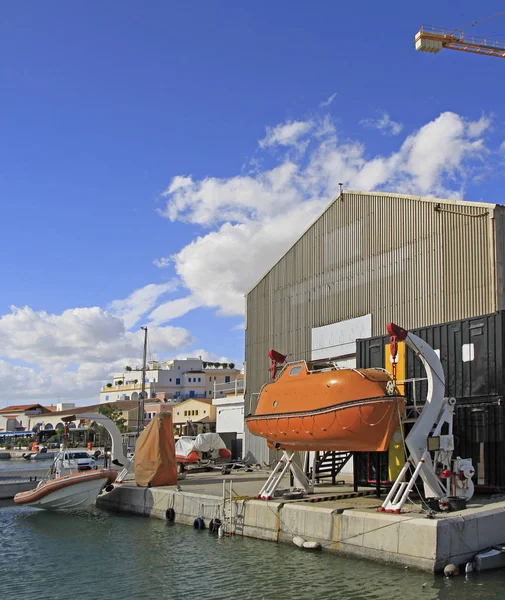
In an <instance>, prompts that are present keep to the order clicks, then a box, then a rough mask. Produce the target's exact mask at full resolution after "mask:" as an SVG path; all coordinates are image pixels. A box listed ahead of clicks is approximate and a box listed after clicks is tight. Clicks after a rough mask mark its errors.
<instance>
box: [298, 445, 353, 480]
mask: <svg viewBox="0 0 505 600" xmlns="http://www.w3.org/2000/svg"><path fill="white" fill-rule="evenodd" d="M351 457H352V452H331V451H317V452H316V460H315V475H314V479H315V481H316V483H320V482H321V480H323V479H329V478H330V477H331V483H332V485H335V484H336V483H337V476H338V474H339V473H340V471H342V469H343V468H344V466H345V465H346V464H347V462H348V461H349V459H350V458H351ZM310 470H311V467H309V472H307V475H308V476H309V477H310V476H311V473H310Z"/></svg>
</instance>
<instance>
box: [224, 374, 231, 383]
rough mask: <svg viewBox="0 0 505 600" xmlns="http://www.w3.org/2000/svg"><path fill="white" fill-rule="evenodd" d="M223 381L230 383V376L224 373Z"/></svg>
mask: <svg viewBox="0 0 505 600" xmlns="http://www.w3.org/2000/svg"><path fill="white" fill-rule="evenodd" d="M224 382H225V383H230V376H229V375H226V377H225V378H224Z"/></svg>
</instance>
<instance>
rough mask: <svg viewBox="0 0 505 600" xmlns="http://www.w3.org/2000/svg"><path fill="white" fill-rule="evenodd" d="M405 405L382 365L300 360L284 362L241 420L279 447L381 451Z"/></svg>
mask: <svg viewBox="0 0 505 600" xmlns="http://www.w3.org/2000/svg"><path fill="white" fill-rule="evenodd" d="M404 403H405V398H404V397H403V396H401V395H400V394H399V392H398V390H397V389H396V387H395V385H394V382H393V380H392V378H391V375H390V374H389V373H388V372H387V371H386V370H384V369H340V368H338V367H336V366H335V365H334V363H332V362H330V361H312V362H306V361H300V362H294V363H289V364H287V365H286V366H285V367H284V368H283V369H282V371H281V372H280V374H279V376H278V377H277V379H276V380H275V381H273V382H271V383H267V384H265V385H264V386H263V387H262V388H261V392H260V395H259V399H258V405H257V407H256V412H255V414H254V415H253V416H249V417H247V418H246V424H247V427H248V429H249V431H250V432H251V433H252V434H253V435H257V436H260V437H263V438H266V440H267V442H268V445H269V446H270V447H273V448H276V449H279V450H341V451H364V452H374V451H378V452H382V451H384V450H387V448H388V445H389V440H390V438H391V435H392V434H393V432H394V431H395V429H396V428H397V426H398V422H399V418H400V413H401V411H402V409H403V407H404Z"/></svg>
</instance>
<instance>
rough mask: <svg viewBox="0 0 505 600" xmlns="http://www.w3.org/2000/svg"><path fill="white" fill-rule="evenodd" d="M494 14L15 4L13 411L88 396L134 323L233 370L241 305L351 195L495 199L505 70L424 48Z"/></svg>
mask: <svg viewBox="0 0 505 600" xmlns="http://www.w3.org/2000/svg"><path fill="white" fill-rule="evenodd" d="M501 9H503V5H502V4H500V3H498V2H490V3H488V4H486V7H485V9H483V12H480V10H481V9H479V8H478V7H476V5H475V3H474V2H469V1H462V2H459V3H458V6H457V7H454V3H448V2H447V3H440V2H431V1H428V2H424V3H407V2H399V1H398V2H397V1H391V2H388V3H386V4H385V5H384V4H380V3H376V2H368V1H366V0H365V1H364V2H362V3H360V5H359V6H358V5H353V4H352V3H351V4H345V5H344V3H337V2H330V1H328V2H318V3H314V4H312V5H309V4H308V3H306V2H297V1H290V2H287V1H276V2H274V3H272V2H255V3H248V4H246V3H239V2H236V3H232V2H203V1H197V2H192V3H176V2H166V1H163V2H162V1H154V0H153V1H152V2H149V3H147V5H146V6H142V7H141V6H140V5H139V3H138V2H130V1H123V2H108V3H99V2H94V1H89V2H86V3H83V4H81V5H77V4H75V3H72V4H69V3H68V2H63V1H53V2H49V3H40V2H35V1H33V2H25V3H22V4H19V3H18V4H17V5H16V3H10V4H6V5H5V6H4V7H3V11H2V13H3V14H2V20H1V22H0V52H1V55H2V57H3V60H2V61H1V63H0V107H1V111H0V198H1V209H2V213H1V216H2V220H1V223H2V235H1V236H0V256H1V257H2V280H3V285H2V286H1V287H0V315H3V317H2V318H0V342H2V344H1V346H2V350H0V383H1V384H2V385H1V387H0V389H1V390H3V391H2V395H1V396H0V404H6V403H9V402H11V401H13V400H16V401H18V400H24V399H26V400H34V399H42V400H44V401H47V400H49V399H56V398H57V397H60V398H62V399H63V398H65V399H76V400H77V401H79V402H85V401H86V400H88V399H91V400H95V399H96V397H97V394H98V386H99V385H100V383H101V382H103V381H105V380H107V377H108V373H109V372H110V371H111V370H114V369H116V368H120V367H121V365H123V364H124V363H125V361H126V360H134V359H135V358H137V357H138V356H140V351H141V350H140V348H141V342H140V338H139V335H140V334H139V331H138V328H139V326H140V325H142V324H147V325H148V326H149V328H150V330H151V331H152V338H151V347H152V350H153V351H155V352H157V353H158V355H159V356H160V357H168V356H192V355H194V354H202V356H204V357H208V358H215V359H216V360H218V359H227V360H230V361H231V360H233V361H234V362H236V363H240V362H241V361H242V360H243V355H244V333H243V328H242V327H241V324H242V323H243V314H242V313H243V301H242V296H243V294H244V292H246V291H247V289H249V288H250V287H251V286H252V284H253V283H254V282H255V281H256V280H257V279H258V277H260V276H261V274H262V273H264V272H265V271H266V270H267V269H268V268H269V267H270V266H271V265H272V264H273V262H275V259H276V258H277V257H279V256H280V255H281V254H282V252H284V251H285V250H286V249H287V248H288V247H289V245H290V244H291V243H292V242H293V240H294V239H296V238H297V237H298V236H299V235H300V233H301V231H303V228H304V227H305V226H306V224H307V223H308V222H310V220H312V219H313V218H315V217H316V216H317V214H319V213H320V211H321V210H322V208H323V207H324V206H325V205H326V204H327V203H328V202H329V201H330V200H331V198H332V197H333V196H334V195H336V193H337V192H338V189H337V188H338V186H337V182H338V181H344V182H345V185H346V186H349V187H352V188H353V189H381V190H391V191H404V192H405V193H415V194H418V193H419V194H428V195H438V196H444V197H449V198H451V197H454V198H458V197H463V198H465V199H468V200H483V201H489V202H497V203H501V202H502V194H501V190H502V189H503V175H504V158H505V145H502V144H504V141H505V126H504V117H505V114H504V109H503V96H504V91H505V83H504V82H505V60H500V59H497V58H487V57H481V56H474V55H471V54H465V53H461V52H454V51H450V50H444V51H442V52H441V53H440V54H439V55H437V56H431V55H426V54H423V53H418V52H416V51H415V48H414V43H413V38H414V35H415V33H416V31H417V30H418V29H419V26H420V25H421V24H422V23H429V24H435V25H440V26H446V27H460V26H462V25H466V24H468V23H472V22H474V21H476V20H478V19H480V18H484V17H486V16H489V15H492V14H494V13H497V12H499V11H500V10H501ZM468 33H473V34H475V35H478V36H489V37H493V38H502V39H505V17H499V18H497V19H495V20H493V21H489V22H487V23H485V24H482V25H479V26H477V27H475V28H472V29H470V30H468ZM500 147H501V149H500ZM435 155H436V156H435ZM154 261H157V264H158V265H160V264H161V265H165V266H163V267H160V266H156V264H155V262H154ZM12 307H16V308H12ZM159 307H161V308H159Z"/></svg>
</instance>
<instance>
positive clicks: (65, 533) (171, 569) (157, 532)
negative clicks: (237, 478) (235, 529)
mask: <svg viewBox="0 0 505 600" xmlns="http://www.w3.org/2000/svg"><path fill="white" fill-rule="evenodd" d="M0 528H1V531H2V545H1V552H0V598H9V599H13V600H14V599H16V600H29V599H33V598H37V600H60V599H61V600H63V599H67V598H74V599H77V600H79V599H81V598H82V599H83V600H84V599H94V600H100V599H104V600H105V599H108V600H116V599H130V598H132V599H137V600H144V599H145V600H150V599H158V598H159V599H169V600H171V599H174V600H175V599H177V600H189V599H191V600H198V599H200V598H202V599H203V598H205V599H208V600H225V599H234V600H245V599H251V600H253V599H258V600H260V599H272V600H274V599H275V600H279V599H305V598H306V599H312V598H314V597H318V598H325V599H333V598H335V599H338V600H356V599H358V598H366V599H373V600H396V599H398V600H400V599H401V600H410V599H412V600H414V599H418V598H422V599H426V600H431V599H435V598H436V599H441V600H442V599H455V600H456V599H457V600H465V599H466V598H468V599H470V598H472V599H474V598H478V599H479V600H490V599H498V598H503V589H504V586H505V571H494V572H492V571H488V572H486V573H482V574H480V575H477V574H472V575H469V576H466V577H465V575H460V576H459V577H456V578H454V579H445V578H443V577H441V576H432V575H427V574H426V573H421V572H416V571H415V570H412V569H401V568H396V567H388V566H385V565H380V564H376V563H372V562H368V561H362V560H357V559H348V558H341V557H339V556H336V555H334V554H330V553H311V552H307V551H304V550H300V549H298V548H296V547H295V546H291V545H288V544H274V543H272V542H265V541H261V540H255V539H250V538H242V537H239V536H235V537H231V538H228V537H224V538H217V536H215V535H212V534H210V533H209V532H208V530H204V531H198V530H195V529H193V528H191V527H188V526H185V525H181V524H177V523H175V524H170V523H168V522H164V521H161V520H157V519H149V518H146V517H140V516H132V515H125V514H115V513H108V512H105V511H103V510H100V509H98V508H96V507H95V508H92V509H91V510H89V511H82V512H73V513H64V512H61V513H58V512H47V511H42V510H37V509H30V508H26V507H18V506H16V505H14V504H13V503H12V501H3V502H2V503H1V504H0Z"/></svg>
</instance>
